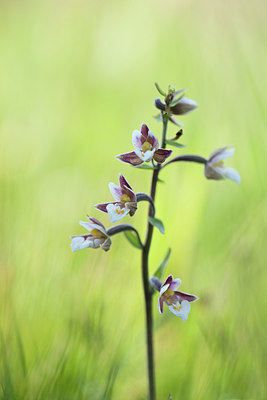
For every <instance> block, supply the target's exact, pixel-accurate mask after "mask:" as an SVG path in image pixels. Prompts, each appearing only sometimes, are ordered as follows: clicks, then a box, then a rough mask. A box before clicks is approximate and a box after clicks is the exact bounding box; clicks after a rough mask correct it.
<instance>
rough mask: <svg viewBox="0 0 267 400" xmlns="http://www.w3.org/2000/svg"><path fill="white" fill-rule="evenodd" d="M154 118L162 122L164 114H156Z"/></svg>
mask: <svg viewBox="0 0 267 400" xmlns="http://www.w3.org/2000/svg"><path fill="white" fill-rule="evenodd" d="M153 118H155V120H156V121H158V122H162V115H161V114H157V115H154V116H153Z"/></svg>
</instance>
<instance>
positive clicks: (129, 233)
mask: <svg viewBox="0 0 267 400" xmlns="http://www.w3.org/2000/svg"><path fill="white" fill-rule="evenodd" d="M124 235H125V237H126V239H127V240H128V241H129V242H130V243H131V244H132V245H133V246H134V247H136V248H137V249H140V250H142V246H141V245H140V243H139V240H138V238H137V236H136V234H135V233H134V232H132V231H126V232H124Z"/></svg>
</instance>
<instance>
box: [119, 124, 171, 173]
mask: <svg viewBox="0 0 267 400" xmlns="http://www.w3.org/2000/svg"><path fill="white" fill-rule="evenodd" d="M132 143H133V147H134V151H131V152H130V153H124V154H120V155H118V156H116V158H117V159H118V160H120V161H122V162H125V163H128V164H131V165H133V166H135V167H136V166H138V165H141V164H142V163H143V162H149V161H151V160H154V161H156V162H157V163H159V164H162V163H163V162H164V161H165V160H166V158H168V157H169V156H170V155H171V154H172V150H166V149H159V142H158V139H157V137H156V136H155V135H154V133H152V132H151V131H150V130H149V128H148V126H147V125H146V124H142V126H141V130H140V132H139V131H138V130H134V131H133V134H132Z"/></svg>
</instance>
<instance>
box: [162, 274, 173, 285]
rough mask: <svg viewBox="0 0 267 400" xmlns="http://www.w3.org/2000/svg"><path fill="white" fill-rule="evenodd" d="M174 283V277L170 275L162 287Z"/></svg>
mask: <svg viewBox="0 0 267 400" xmlns="http://www.w3.org/2000/svg"><path fill="white" fill-rule="evenodd" d="M172 281H173V277H172V275H169V276H168V277H167V278H166V279H165V281H164V282H163V284H162V285H161V287H163V286H165V285H170V284H171V283H172Z"/></svg>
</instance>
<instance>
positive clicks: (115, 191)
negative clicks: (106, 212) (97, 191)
mask: <svg viewBox="0 0 267 400" xmlns="http://www.w3.org/2000/svg"><path fill="white" fill-rule="evenodd" d="M108 187H109V190H110V193H111V194H112V196H113V197H114V199H115V200H116V201H121V195H122V192H121V188H120V187H119V186H117V185H115V183H112V182H109V184H108Z"/></svg>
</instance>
